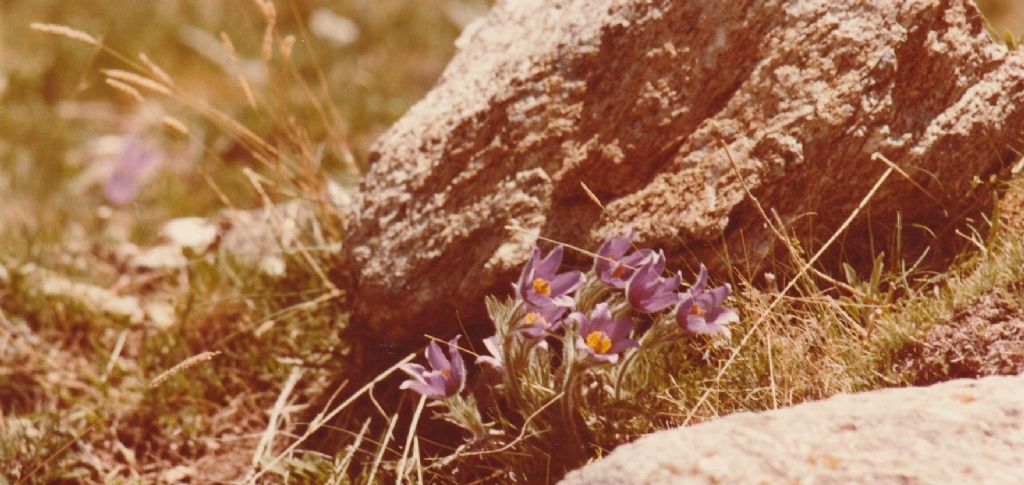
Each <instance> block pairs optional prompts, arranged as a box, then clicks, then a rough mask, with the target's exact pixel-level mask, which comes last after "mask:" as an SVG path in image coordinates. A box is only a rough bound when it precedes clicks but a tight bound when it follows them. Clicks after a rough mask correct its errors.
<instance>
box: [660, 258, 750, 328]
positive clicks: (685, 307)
mask: <svg viewBox="0 0 1024 485" xmlns="http://www.w3.org/2000/svg"><path fill="white" fill-rule="evenodd" d="M707 284H708V269H707V268H705V267H704V265H703V264H702V265H700V276H699V277H698V278H697V283H695V284H694V285H693V288H691V289H690V291H688V292H686V293H683V294H681V295H680V296H682V301H680V302H679V306H678V307H677V308H676V322H677V323H679V326H680V327H682V328H683V330H685V331H687V332H690V333H695V334H715V333H720V334H723V335H725V336H726V337H728V336H729V334H730V332H729V328H728V327H726V325H728V324H730V323H736V322H738V321H740V316H739V315H738V314H737V313H736V312H735V311H733V310H731V309H729V308H725V307H723V306H722V303H723V302H725V299H726V298H728V297H729V294H730V293H732V287H731V286H729V284H728V283H727V284H724V285H722V286H719V287H716V288H712V289H710V290H707V289H706V288H707Z"/></svg>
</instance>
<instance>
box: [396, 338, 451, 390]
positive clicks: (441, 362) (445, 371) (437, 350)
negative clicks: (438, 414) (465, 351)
mask: <svg viewBox="0 0 1024 485" xmlns="http://www.w3.org/2000/svg"><path fill="white" fill-rule="evenodd" d="M458 340H459V337H458V336H456V337H455V338H453V339H451V341H449V342H448V355H450V358H446V357H445V356H444V352H442V351H441V347H440V346H439V345H437V342H434V341H431V342H430V343H429V344H427V352H426V355H427V362H429V363H430V368H431V370H427V369H426V368H424V367H423V366H422V365H419V364H403V365H402V366H401V367H399V368H400V369H402V371H403V372H405V373H406V374H409V376H410V377H412V379H408V380H406V381H404V382H402V384H401V385H399V386H398V388H399V389H412V390H413V391H416V392H418V393H420V394H422V395H424V396H427V397H451V396H454V395H456V394H458V393H459V392H461V391H462V388H463V386H465V384H466V366H465V364H464V363H463V362H462V355H461V354H459V349H458V347H457V346H456V342H458Z"/></svg>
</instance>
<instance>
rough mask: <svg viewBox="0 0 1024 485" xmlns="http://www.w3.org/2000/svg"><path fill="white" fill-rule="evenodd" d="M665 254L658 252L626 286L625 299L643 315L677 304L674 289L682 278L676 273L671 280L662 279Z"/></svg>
mask: <svg viewBox="0 0 1024 485" xmlns="http://www.w3.org/2000/svg"><path fill="white" fill-rule="evenodd" d="M663 271H665V253H663V252H658V253H657V254H655V255H654V256H652V257H651V258H650V259H649V260H648V261H647V263H645V264H644V265H643V266H641V267H640V269H638V270H636V272H635V273H633V277H632V278H630V279H629V282H628V283H627V284H626V298H627V299H628V300H629V304H630V305H632V307H633V308H636V309H637V310H640V311H642V312H645V313H654V312H659V311H661V310H664V309H666V308H668V307H670V306H672V305H675V304H676V303H679V299H680V297H679V294H678V293H676V289H677V288H678V287H679V282H680V281H682V277H681V276H680V275H679V274H678V273H677V274H676V275H675V276H673V277H671V278H664V277H662V276H661V273H662V272H663Z"/></svg>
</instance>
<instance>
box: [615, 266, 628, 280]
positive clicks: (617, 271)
mask: <svg viewBox="0 0 1024 485" xmlns="http://www.w3.org/2000/svg"><path fill="white" fill-rule="evenodd" d="M612 276H614V277H616V278H622V277H624V276H626V268H623V267H622V266H616V267H615V269H613V270H612Z"/></svg>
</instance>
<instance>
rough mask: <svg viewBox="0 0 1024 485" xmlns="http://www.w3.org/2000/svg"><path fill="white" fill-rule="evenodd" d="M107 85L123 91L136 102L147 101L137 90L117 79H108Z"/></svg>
mask: <svg viewBox="0 0 1024 485" xmlns="http://www.w3.org/2000/svg"><path fill="white" fill-rule="evenodd" d="M106 83H107V85H108V86H110V87H112V88H114V89H116V90H118V91H121V92H122V93H124V94H127V95H128V97H129V98H132V99H134V100H135V101H136V102H139V103H141V102H143V101H145V98H143V97H142V93H140V92H139V90H138V89H135V88H134V87H132V86H131V85H130V84H127V83H123V82H121V81H118V80H117V79H110V78H107V80H106Z"/></svg>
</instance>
